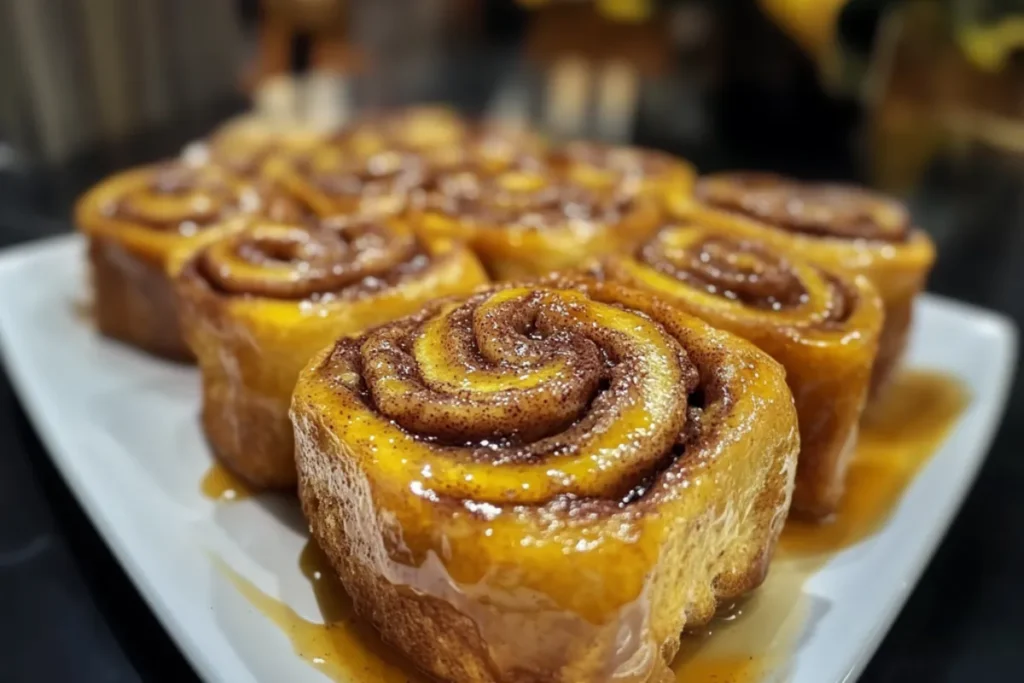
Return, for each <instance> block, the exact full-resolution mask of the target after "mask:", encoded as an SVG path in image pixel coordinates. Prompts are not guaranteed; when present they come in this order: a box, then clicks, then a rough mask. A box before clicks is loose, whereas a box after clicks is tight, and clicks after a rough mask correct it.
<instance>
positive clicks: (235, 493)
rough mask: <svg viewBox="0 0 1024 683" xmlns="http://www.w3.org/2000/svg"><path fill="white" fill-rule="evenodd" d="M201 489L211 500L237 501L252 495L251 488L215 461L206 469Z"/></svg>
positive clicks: (200, 485)
mask: <svg viewBox="0 0 1024 683" xmlns="http://www.w3.org/2000/svg"><path fill="white" fill-rule="evenodd" d="M199 490H200V491H202V493H203V495H204V496H206V497H207V498H209V499H210V500H215V501H236V500H243V499H245V498H248V497H249V496H251V495H252V492H251V491H250V490H249V488H248V487H247V486H246V485H245V484H244V483H242V481H241V480H240V479H238V477H236V476H235V475H233V474H231V472H230V471H229V470H228V469H227V468H225V467H224V466H223V465H220V464H218V463H214V464H213V465H211V466H210V469H208V470H206V474H204V475H203V480H202V481H201V482H200V483H199Z"/></svg>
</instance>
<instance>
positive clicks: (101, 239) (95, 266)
mask: <svg viewBox="0 0 1024 683" xmlns="http://www.w3.org/2000/svg"><path fill="white" fill-rule="evenodd" d="M261 206H262V202H261V197H260V195H259V192H258V191H257V190H256V189H255V188H253V187H252V186H251V185H249V184H248V183H246V182H244V181H242V180H240V179H239V178H238V177H237V176H235V175H233V174H232V173H230V172H228V171H227V170H226V169H224V168H222V167H220V166H216V165H211V164H198V165H197V164H191V163H187V162H184V161H169V162H165V163H160V164H155V165H152V166H145V167H142V168H137V169H134V170H130V171H126V172H123V173H119V174H117V175H114V176H112V177H110V178H108V179H107V180H105V181H103V182H101V183H100V184H98V185H96V186H95V187H93V188H92V189H91V190H89V191H88V192H87V193H86V194H85V195H83V196H82V197H81V198H80V199H79V201H78V203H77V204H76V206H75V223H76V225H77V227H78V229H79V230H80V231H82V232H83V233H85V234H86V235H87V236H88V238H89V261H90V264H91V270H92V282H93V293H94V297H95V312H96V322H97V325H98V326H99V329H100V331H101V332H102V333H104V334H106V335H108V336H110V337H113V338H115V339H119V340H121V341H124V342H127V343H129V344H132V345H134V346H138V347H140V348H142V349H145V350H147V351H149V352H151V353H155V354H157V355H160V356H165V357H167V358H172V359H178V360H187V359H190V358H191V353H190V352H189V350H188V347H187V346H186V345H185V343H184V341H183V339H182V337H181V331H180V329H179V327H178V314H177V305H176V303H175V298H174V292H173V287H172V285H171V279H170V277H169V275H168V272H167V271H168V267H169V265H170V263H171V261H172V259H173V258H174V256H175V254H176V253H179V252H182V251H187V250H190V249H193V248H195V247H197V246H198V245H200V244H202V243H203V242H205V241H206V240H208V239H212V238H214V237H216V235H217V234H218V233H219V232H220V231H222V230H223V229H224V228H223V225H224V221H226V220H227V219H229V218H231V217H233V216H236V215H241V214H248V213H253V212H256V211H259V210H260V208H261Z"/></svg>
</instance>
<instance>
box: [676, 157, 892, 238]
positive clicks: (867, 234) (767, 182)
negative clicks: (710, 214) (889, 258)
mask: <svg viewBox="0 0 1024 683" xmlns="http://www.w3.org/2000/svg"><path fill="white" fill-rule="evenodd" d="M696 196H697V198H698V199H699V200H701V201H702V202H704V203H705V204H707V205H709V206H714V207H716V208H719V209H724V210H727V211H733V212H736V213H740V214H743V215H745V216H749V217H751V218H755V219H757V220H761V221H764V222H765V223H768V224H770V225H773V226H777V227H780V228H783V229H785V230H790V231H792V232H796V233H803V234H807V235H814V236H818V237H834V238H838V239H846V240H858V239H862V240H872V241H882V242H905V241H906V240H907V239H908V237H909V235H910V232H911V223H910V215H909V214H908V213H907V210H906V208H904V207H903V205H902V204H900V203H899V202H897V201H895V200H893V199H890V198H888V197H885V196H882V195H878V194H875V193H873V192H869V191H868V190H865V189H862V188H859V187H855V186H851V185H839V184H830V183H802V182H799V181H796V180H791V179H788V178H784V177H782V176H777V175H774V174H770V173H722V174H716V175H710V176H707V177H704V178H702V179H701V180H700V181H699V182H698V183H697V187H696Z"/></svg>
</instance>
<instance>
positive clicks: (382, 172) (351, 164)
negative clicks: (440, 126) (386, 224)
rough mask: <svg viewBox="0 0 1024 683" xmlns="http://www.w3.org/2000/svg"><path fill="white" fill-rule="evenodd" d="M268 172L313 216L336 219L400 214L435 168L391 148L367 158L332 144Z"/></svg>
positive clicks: (278, 161) (271, 166)
mask: <svg viewBox="0 0 1024 683" xmlns="http://www.w3.org/2000/svg"><path fill="white" fill-rule="evenodd" d="M266 169H267V174H268V176H269V177H270V178H271V179H272V181H273V182H275V183H277V184H278V186H280V187H281V188H282V189H283V191H284V192H286V193H287V194H288V195H289V196H290V197H293V198H294V199H295V200H297V201H298V202H299V203H300V204H301V205H302V206H303V207H304V208H305V209H306V210H307V211H308V212H309V213H311V214H313V215H315V216H319V217H321V218H332V217H337V216H353V217H379V216H391V215H396V214H398V213H400V212H401V211H402V210H404V209H405V208H406V206H407V202H408V199H409V195H410V193H411V192H412V191H413V190H416V189H418V188H420V187H422V186H423V184H424V183H425V182H426V180H427V177H428V170H429V167H428V165H427V161H426V159H424V157H423V156H422V155H420V154H416V153H413V152H409V151H403V150H399V149H391V148H387V149H381V150H379V151H376V152H373V153H371V154H365V155H364V154H354V153H352V151H351V150H350V149H348V148H347V147H345V146H343V145H338V144H326V145H322V146H320V147H317V148H316V149H315V150H312V151H311V152H309V153H308V154H304V155H299V156H296V157H293V158H276V159H273V160H271V162H270V163H268V165H267V167H266Z"/></svg>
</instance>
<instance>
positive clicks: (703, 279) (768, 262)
mask: <svg viewBox="0 0 1024 683" xmlns="http://www.w3.org/2000/svg"><path fill="white" fill-rule="evenodd" d="M638 257H639V259H640V260H641V261H643V262H645V263H647V264H648V265H649V266H651V267H652V268H654V269H655V270H657V271H658V272H661V273H663V274H665V275H668V276H670V277H673V278H675V279H677V280H680V281H682V282H685V283H687V284H689V285H690V286H693V287H697V288H700V289H703V290H705V291H707V292H708V293H710V294H714V295H717V296H720V297H723V298H726V299H732V300H736V301H740V302H742V303H743V304H745V305H748V306H753V307H756V308H764V309H770V310H776V311H778V310H784V309H788V308H794V307H796V306H799V305H801V304H803V303H804V302H806V301H807V297H808V292H807V289H806V287H805V285H804V283H803V282H802V281H801V279H800V277H799V275H798V274H797V273H796V272H795V270H794V268H793V266H792V264H790V263H789V261H787V260H786V259H785V258H784V257H783V256H781V255H780V254H777V253H775V252H772V251H770V250H768V249H767V248H765V247H764V246H762V245H760V244H758V243H756V242H751V241H747V240H739V239H731V238H729V237H725V236H720V235H711V236H709V235H704V234H702V233H700V232H699V231H697V230H694V229H687V228H679V229H674V230H663V231H661V232H659V233H658V235H656V236H655V237H654V238H653V239H651V240H650V241H648V242H647V243H646V244H644V245H643V246H642V247H641V248H640V250H639V253H638Z"/></svg>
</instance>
